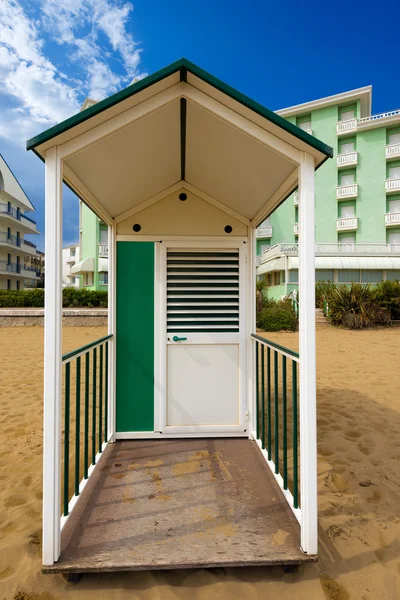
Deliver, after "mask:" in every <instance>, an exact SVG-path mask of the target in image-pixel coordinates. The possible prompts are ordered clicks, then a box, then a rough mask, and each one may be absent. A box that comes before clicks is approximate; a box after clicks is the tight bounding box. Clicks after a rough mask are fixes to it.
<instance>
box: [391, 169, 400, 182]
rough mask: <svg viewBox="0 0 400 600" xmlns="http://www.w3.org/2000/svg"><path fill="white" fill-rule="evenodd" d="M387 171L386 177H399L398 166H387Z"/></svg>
mask: <svg viewBox="0 0 400 600" xmlns="http://www.w3.org/2000/svg"><path fill="white" fill-rule="evenodd" d="M388 173H389V176H388V179H397V178H400V167H389V170H388Z"/></svg>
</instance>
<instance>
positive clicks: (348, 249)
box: [257, 86, 400, 298]
mask: <svg viewBox="0 0 400 600" xmlns="http://www.w3.org/2000/svg"><path fill="white" fill-rule="evenodd" d="M371 104H372V88H371V86H368V87H364V88H359V89H356V90H351V91H349V92H344V93H341V94H337V95H334V96H329V97H326V98H321V99H319V100H314V101H312V102H306V103H304V104H299V105H297V106H292V107H289V108H285V109H282V110H278V111H277V113H278V114H279V115H280V116H282V117H284V118H286V119H287V120H288V121H290V122H291V123H293V124H295V125H297V126H298V127H300V128H301V129H303V130H305V131H307V133H309V134H310V135H313V136H315V137H317V138H318V139H320V140H322V141H324V142H325V143H326V144H328V145H330V146H332V147H333V148H334V157H333V159H332V160H327V161H326V162H325V163H324V164H323V165H322V166H321V168H320V169H318V171H317V172H316V174H315V200H316V214H315V235H316V242H317V243H316V249H315V250H316V261H315V267H316V280H317V281H333V282H335V283H351V282H353V281H354V282H362V283H377V282H378V281H381V280H385V279H399V278H400V110H396V111H391V112H387V113H383V114H379V115H371ZM299 202H301V198H299V195H298V193H297V192H294V193H293V194H292V195H291V196H290V197H289V198H288V199H287V200H286V201H285V202H284V203H283V204H282V205H281V206H280V207H279V208H278V209H277V210H276V211H275V212H274V213H273V214H272V215H271V216H270V218H269V219H268V220H267V221H265V222H264V223H262V224H261V225H260V227H259V228H258V230H257V261H258V267H257V274H258V275H264V276H265V277H266V279H267V283H268V294H269V296H271V297H275V298H280V297H282V296H284V295H287V294H289V293H291V292H292V291H293V290H294V289H297V287H298V239H299V235H301V232H300V231H299V227H298V207H299Z"/></svg>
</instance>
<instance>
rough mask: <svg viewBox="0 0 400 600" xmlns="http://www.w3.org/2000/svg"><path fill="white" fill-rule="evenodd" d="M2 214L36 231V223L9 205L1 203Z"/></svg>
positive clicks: (0, 211) (0, 210)
mask: <svg viewBox="0 0 400 600" xmlns="http://www.w3.org/2000/svg"><path fill="white" fill-rule="evenodd" d="M0 213H1V214H3V215H8V216H9V217H12V218H13V219H16V220H17V221H20V222H21V223H22V224H23V225H25V226H27V227H29V228H30V229H36V222H35V221H33V220H32V219H30V218H29V217H27V216H26V215H23V214H21V212H20V210H19V209H17V208H15V207H13V206H9V205H8V204H4V203H0Z"/></svg>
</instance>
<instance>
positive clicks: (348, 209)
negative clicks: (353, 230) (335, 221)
mask: <svg viewBox="0 0 400 600" xmlns="http://www.w3.org/2000/svg"><path fill="white" fill-rule="evenodd" d="M340 216H341V217H342V219H348V218H351V217H354V216H355V210H354V206H342V208H341V210H340Z"/></svg>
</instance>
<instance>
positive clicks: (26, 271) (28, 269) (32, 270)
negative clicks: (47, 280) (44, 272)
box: [20, 265, 40, 278]
mask: <svg viewBox="0 0 400 600" xmlns="http://www.w3.org/2000/svg"><path fill="white" fill-rule="evenodd" d="M20 272H21V275H26V276H27V277H30V278H33V277H40V269H37V268H36V267H33V266H31V265H23V266H22V269H21V271H20Z"/></svg>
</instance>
